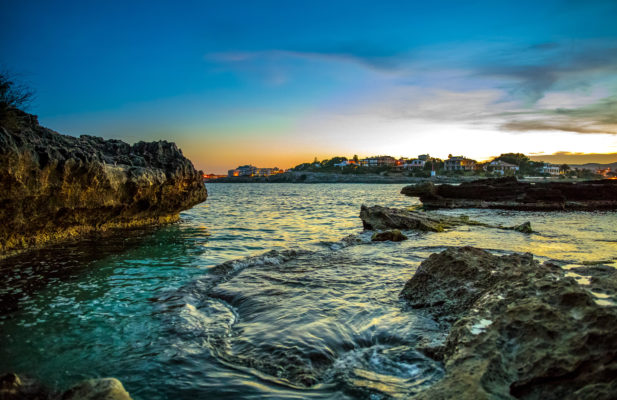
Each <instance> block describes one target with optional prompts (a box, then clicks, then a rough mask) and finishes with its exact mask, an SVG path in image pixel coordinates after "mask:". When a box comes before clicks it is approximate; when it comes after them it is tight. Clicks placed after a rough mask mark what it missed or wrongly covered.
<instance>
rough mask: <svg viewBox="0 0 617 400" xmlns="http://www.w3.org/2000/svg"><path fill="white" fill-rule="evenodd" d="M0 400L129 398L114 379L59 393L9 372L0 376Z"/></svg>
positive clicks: (123, 399)
mask: <svg viewBox="0 0 617 400" xmlns="http://www.w3.org/2000/svg"><path fill="white" fill-rule="evenodd" d="M0 400H131V396H130V395H129V393H128V392H127V391H126V390H125V389H124V386H122V383H121V382H120V381H119V380H117V379H115V378H100V379H89V380H86V381H83V382H80V383H78V384H77V385H75V386H73V387H72V388H71V389H69V390H67V391H65V392H63V393H59V392H54V391H52V390H50V389H48V388H46V387H44V386H42V385H41V384H39V383H38V382H37V381H36V380H34V379H31V378H28V377H24V376H19V375H17V374H15V373H12V372H10V373H6V374H4V375H1V376H0Z"/></svg>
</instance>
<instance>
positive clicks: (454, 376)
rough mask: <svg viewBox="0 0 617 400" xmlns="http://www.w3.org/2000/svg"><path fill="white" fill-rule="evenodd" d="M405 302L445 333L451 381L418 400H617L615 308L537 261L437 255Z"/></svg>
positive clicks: (461, 251) (435, 351)
mask: <svg viewBox="0 0 617 400" xmlns="http://www.w3.org/2000/svg"><path fill="white" fill-rule="evenodd" d="M401 296H402V297H403V298H404V299H406V300H407V301H408V302H409V305H410V306H411V307H413V308H415V309H423V310H424V311H425V312H426V313H428V314H429V315H431V316H433V317H434V318H435V319H436V320H437V321H438V322H440V323H441V324H442V326H444V327H445V328H446V329H449V333H448V336H447V339H446V340H445V344H444V345H443V346H442V347H439V348H429V349H427V350H428V351H427V354H430V355H431V356H433V357H435V358H438V359H441V360H443V362H444V364H445V369H446V375H445V377H444V378H443V379H442V380H440V381H439V382H437V383H436V384H435V385H433V386H431V387H430V388H429V389H427V390H426V391H423V392H421V393H419V394H418V395H417V396H416V397H415V398H418V399H449V398H459V399H495V398H499V399H509V398H523V399H560V400H561V399H563V400H566V399H594V400H595V399H613V398H615V397H614V395H615V393H617V331H616V330H615V329H614V327H615V326H616V325H615V324H617V310H616V309H615V307H605V306H601V305H599V304H597V303H596V299H594V297H593V296H592V294H591V293H590V292H589V291H588V290H586V289H585V288H583V287H582V286H580V285H579V284H578V283H577V282H576V281H575V280H574V279H573V278H568V277H565V274H564V271H563V270H562V269H561V268H559V267H557V266H555V265H551V264H548V263H545V264H542V265H540V264H539V263H538V262H537V261H535V260H534V259H533V256H532V255H531V254H512V255H507V256H502V257H498V256H494V255H492V254H490V253H488V252H486V251H484V250H481V249H476V248H471V247H463V248H453V249H448V250H446V251H444V252H442V253H439V254H433V255H431V256H430V257H429V258H428V259H427V260H425V261H424V262H423V263H422V264H421V265H420V267H419V268H418V270H417V272H416V274H415V275H414V276H413V277H412V278H411V279H410V280H409V281H408V282H407V284H406V285H405V288H404V289H403V291H402V292H401Z"/></svg>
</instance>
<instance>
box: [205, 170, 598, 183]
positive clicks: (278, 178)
mask: <svg viewBox="0 0 617 400" xmlns="http://www.w3.org/2000/svg"><path fill="white" fill-rule="evenodd" d="M486 178H488V177H483V176H475V175H474V176H444V175H441V176H434V177H428V178H425V177H413V176H404V175H389V176H384V175H378V174H361V175H360V174H358V175H353V174H337V173H327V172H286V173H284V174H279V175H271V176H255V177H248V176H246V177H245V176H237V177H225V178H218V179H204V183H300V184H310V183H375V184H413V183H425V182H432V183H436V184H457V183H463V182H473V181H476V180H479V179H486ZM517 179H518V180H519V181H520V182H583V181H589V179H583V178H561V177H553V176H551V177H535V176H530V177H524V178H517Z"/></svg>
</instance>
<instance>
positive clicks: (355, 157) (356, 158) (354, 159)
mask: <svg viewBox="0 0 617 400" xmlns="http://www.w3.org/2000/svg"><path fill="white" fill-rule="evenodd" d="M353 162H355V163H356V164H357V163H358V155H357V154H354V155H353Z"/></svg>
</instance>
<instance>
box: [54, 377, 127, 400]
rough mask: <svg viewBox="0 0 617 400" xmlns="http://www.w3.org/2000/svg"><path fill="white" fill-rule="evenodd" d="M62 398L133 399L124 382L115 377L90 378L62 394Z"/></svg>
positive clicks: (66, 399)
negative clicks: (123, 384)
mask: <svg viewBox="0 0 617 400" xmlns="http://www.w3.org/2000/svg"><path fill="white" fill-rule="evenodd" d="M62 400H131V396H129V394H128V392H127V391H126V390H125V389H124V386H122V383H121V382H120V381H119V380H117V379H115V378H101V379H90V380H87V381H83V382H81V383H78V384H77V385H75V386H73V387H72V388H71V389H69V390H67V391H66V392H64V393H63V394H62Z"/></svg>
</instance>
